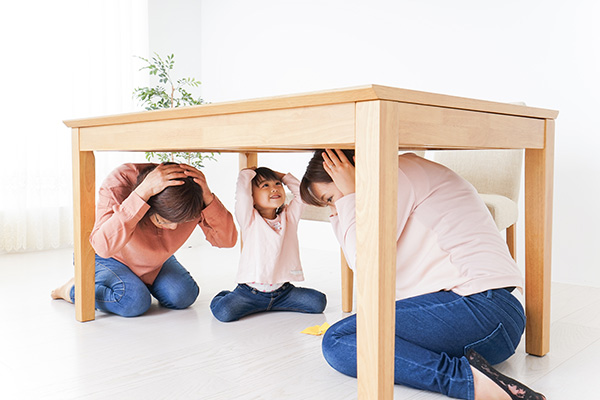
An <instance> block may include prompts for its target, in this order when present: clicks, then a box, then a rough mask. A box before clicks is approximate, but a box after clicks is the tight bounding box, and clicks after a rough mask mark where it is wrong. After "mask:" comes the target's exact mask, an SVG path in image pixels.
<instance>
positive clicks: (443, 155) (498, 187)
mask: <svg viewBox="0 0 600 400" xmlns="http://www.w3.org/2000/svg"><path fill="white" fill-rule="evenodd" d="M433 160H434V161H435V162H438V163H440V164H443V165H445V166H447V167H448V168H450V169H451V170H453V171H454V172H456V173H457V174H459V175H460V176H462V177H463V178H465V179H466V180H467V181H469V182H470V183H471V184H472V185H473V186H474V187H475V189H477V192H479V193H481V194H499V195H502V196H505V197H508V198H509V199H511V200H513V201H514V202H517V201H518V199H519V187H520V185H521V171H522V168H523V150H520V149H519V150H439V151H435V152H434V156H433Z"/></svg>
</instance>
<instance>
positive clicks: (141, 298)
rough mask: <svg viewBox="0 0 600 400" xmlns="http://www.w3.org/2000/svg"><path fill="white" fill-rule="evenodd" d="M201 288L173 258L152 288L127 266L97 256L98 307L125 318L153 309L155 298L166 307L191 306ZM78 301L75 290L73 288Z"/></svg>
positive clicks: (164, 267) (73, 296) (164, 266)
mask: <svg viewBox="0 0 600 400" xmlns="http://www.w3.org/2000/svg"><path fill="white" fill-rule="evenodd" d="M199 292H200V289H199V288H198V285H197V284H196V282H195V281H194V278H192V276H191V275H190V273H189V272H188V271H187V270H186V269H185V268H184V267H183V266H182V265H181V264H179V262H178V261H177V260H176V259H175V256H171V257H169V258H168V259H167V261H165V263H164V264H163V266H162V268H161V270H160V272H159V274H158V276H157V277H156V279H155V280H154V282H153V283H152V285H146V284H145V283H144V282H142V280H141V279H140V278H139V277H138V276H137V275H136V274H134V273H133V272H132V271H131V270H130V269H129V267H127V265H125V264H123V263H121V262H119V261H117V260H115V259H114V258H102V257H100V256H98V255H96V308H97V309H98V310H101V311H104V312H109V313H113V314H117V315H121V316H123V317H137V316H139V315H142V314H144V313H145V312H146V311H148V309H149V308H150V304H151V302H152V296H154V297H155V298H156V299H157V300H158V302H159V303H160V304H161V305H162V306H164V307H167V308H172V309H183V308H187V307H189V306H191V305H192V304H193V303H194V301H196V298H197V297H198V293H199ZM71 301H73V302H75V287H74V286H73V287H72V288H71Z"/></svg>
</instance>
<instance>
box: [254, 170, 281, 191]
mask: <svg viewBox="0 0 600 400" xmlns="http://www.w3.org/2000/svg"><path fill="white" fill-rule="evenodd" d="M254 172H256V176H255V177H254V178H252V184H253V185H254V186H258V185H260V183H261V182H262V181H278V182H281V179H280V178H279V176H277V174H276V173H275V171H273V170H272V169H271V168H267V167H258V168H256V169H255V170H254Z"/></svg>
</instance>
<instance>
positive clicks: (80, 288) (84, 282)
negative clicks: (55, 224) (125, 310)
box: [72, 129, 96, 322]
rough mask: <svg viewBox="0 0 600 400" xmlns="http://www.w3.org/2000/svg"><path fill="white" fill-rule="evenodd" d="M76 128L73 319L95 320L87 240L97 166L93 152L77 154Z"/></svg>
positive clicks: (76, 136)
mask: <svg viewBox="0 0 600 400" xmlns="http://www.w3.org/2000/svg"><path fill="white" fill-rule="evenodd" d="M79 147H80V146H79V129H73V131H72V151H73V236H74V243H73V247H74V249H73V250H74V263H75V318H77V320H78V321H81V322H85V321H90V320H93V319H94V318H95V294H94V291H95V290H94V286H95V285H94V275H95V274H94V270H95V261H94V250H93V249H92V246H91V244H90V241H89V238H90V234H91V233H92V228H93V227H94V219H95V217H94V216H95V208H96V197H95V196H96V182H95V180H96V166H95V160H94V153H93V152H92V151H79Z"/></svg>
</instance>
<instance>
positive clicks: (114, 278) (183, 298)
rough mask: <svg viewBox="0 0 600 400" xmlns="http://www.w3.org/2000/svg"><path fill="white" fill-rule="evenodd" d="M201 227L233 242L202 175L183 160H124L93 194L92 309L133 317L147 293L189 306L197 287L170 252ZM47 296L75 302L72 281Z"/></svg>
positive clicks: (217, 241)
mask: <svg viewBox="0 0 600 400" xmlns="http://www.w3.org/2000/svg"><path fill="white" fill-rule="evenodd" d="M197 225H198V226H200V228H201V229H202V231H203V232H204V234H205V235H206V238H207V239H208V241H209V242H210V243H211V244H212V245H213V246H217V247H233V246H234V245H235V243H236V241H237V230H236V228H235V224H234V222H233V217H232V215H231V213H230V212H229V211H227V209H226V208H225V207H224V206H223V204H222V203H221V202H220V201H219V199H218V198H217V197H216V196H215V195H214V194H213V193H212V192H211V191H210V189H209V188H208V184H207V182H206V178H205V177H204V174H202V172H200V171H198V170H197V169H196V168H194V167H191V166H189V165H185V164H172V163H169V164H160V165H156V164H123V165H121V166H120V167H118V168H117V169H115V170H114V171H113V172H112V173H111V174H110V175H109V176H108V177H107V178H106V180H105V181H104V183H103V184H102V186H101V187H100V190H99V193H98V204H97V208H96V222H95V224H94V229H93V230H92V234H91V235H90V242H91V244H92V247H93V248H94V250H95V252H96V308H97V309H99V310H101V311H105V312H109V313H114V314H117V315H121V316H124V317H135V316H138V315H142V314H144V313H145V312H146V311H147V310H148V308H149V307H150V303H151V301H152V297H155V298H156V299H157V300H158V301H159V303H160V304H161V305H162V306H164V307H167V308H172V309H183V308H187V307H189V306H190V305H192V304H193V303H194V301H195V300H196V298H197V296H198V293H199V288H198V285H197V284H196V282H195V281H194V279H193V278H192V276H191V275H190V273H189V272H188V271H187V270H186V269H185V268H184V267H183V266H182V265H181V264H180V263H179V262H178V261H177V259H176V258H175V256H174V255H173V254H174V253H175V251H176V250H178V249H179V248H180V247H181V245H183V243H184V242H185V241H186V240H187V239H188V238H189V236H190V235H191V234H192V232H193V230H194V228H195V227H196V226H197ZM52 298H54V299H64V300H67V301H69V302H71V303H72V302H74V299H75V288H74V286H73V280H72V279H71V280H70V281H69V282H67V283H66V284H64V285H63V286H61V287H59V288H58V289H56V290H54V291H53V292H52Z"/></svg>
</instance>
